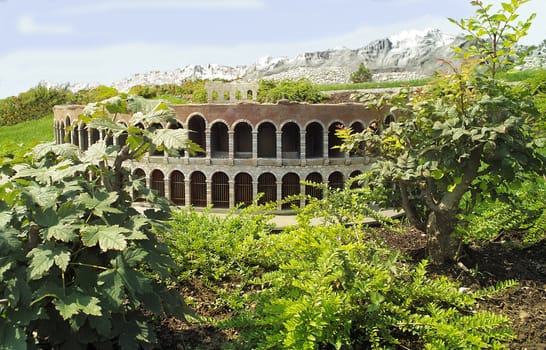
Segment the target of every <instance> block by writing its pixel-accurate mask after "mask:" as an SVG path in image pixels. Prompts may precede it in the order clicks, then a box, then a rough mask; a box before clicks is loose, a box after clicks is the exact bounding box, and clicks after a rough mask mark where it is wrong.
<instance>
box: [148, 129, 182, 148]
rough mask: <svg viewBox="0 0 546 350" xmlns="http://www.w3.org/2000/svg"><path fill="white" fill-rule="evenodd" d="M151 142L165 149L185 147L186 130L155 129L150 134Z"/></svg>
mask: <svg viewBox="0 0 546 350" xmlns="http://www.w3.org/2000/svg"><path fill="white" fill-rule="evenodd" d="M150 137H151V139H152V143H153V144H155V145H156V146H157V147H163V148H165V149H179V148H185V147H186V144H187V143H188V132H187V130H185V129H157V130H155V131H154V132H152V133H151V135H150Z"/></svg>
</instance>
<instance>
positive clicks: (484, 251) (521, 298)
mask: <svg viewBox="0 0 546 350" xmlns="http://www.w3.org/2000/svg"><path fill="white" fill-rule="evenodd" d="M377 232H378V235H379V236H380V237H382V238H383V239H384V240H385V242H386V244H387V245H388V246H389V247H391V248H392V249H397V250H399V251H401V252H403V253H404V254H406V255H408V256H410V257H412V258H413V261H415V262H418V261H419V260H420V259H421V258H423V257H424V254H425V253H424V252H425V245H426V239H425V236H424V234H423V233H422V232H420V231H417V230H415V229H412V228H408V229H407V230H406V231H405V232H404V233H393V232H389V231H387V230H383V229H381V228H377ZM502 238H503V237H500V239H502ZM504 238H506V237H504ZM517 240H518V239H517V237H510V240H507V241H506V242H503V241H501V240H499V241H498V242H493V243H488V244H486V245H484V246H480V247H465V248H464V254H463V257H462V260H461V263H460V264H458V265H443V266H430V267H429V273H430V275H431V276H442V275H443V276H447V277H448V278H450V279H452V280H455V281H458V282H460V284H461V286H464V287H466V288H470V289H474V290H476V289H478V288H484V287H488V286H491V285H494V284H496V283H497V282H500V281H505V280H508V279H514V280H516V281H518V285H517V286H516V287H513V288H510V289H508V290H506V291H504V292H501V293H500V294H498V295H496V296H495V297H493V298H491V299H485V300H482V301H480V302H479V303H478V305H477V307H478V308H482V309H487V310H491V311H495V312H496V313H499V314H503V315H506V316H507V317H509V318H510V320H511V326H512V329H513V331H514V332H515V334H516V335H517V338H516V339H515V340H514V341H513V342H512V343H511V344H509V348H510V349H518V350H524V349H526V350H544V349H546V242H542V243H540V244H537V245H534V246H532V247H526V248H525V247H522V246H521V245H520V244H518V243H517ZM515 242H516V243H515ZM182 294H183V295H184V296H185V297H186V298H188V297H189V298H191V299H192V300H193V301H194V305H196V306H198V307H197V309H195V311H196V312H197V313H198V314H200V315H202V316H205V317H209V318H217V319H222V318H226V317H229V316H230V314H229V310H226V309H224V308H222V307H219V306H218V305H217V303H216V296H215V295H214V294H213V293H212V292H211V291H210V289H208V288H206V287H205V286H203V285H202V284H201V283H200V281H199V280H195V281H192V282H191V283H188V284H186V285H185V286H184V287H183V290H182ZM158 331H159V339H160V345H161V348H162V349H177V350H186V349H187V350H189V349H192V350H193V349H207V350H211V349H221V346H222V344H223V343H225V342H226V341H229V340H230V339H233V338H234V337H236V336H237V334H236V333H234V331H233V330H225V329H224V330H219V329H216V328H215V327H213V326H210V325H207V326H199V325H196V324H185V323H181V322H179V321H176V320H172V319H166V320H162V321H161V323H160V325H159V329H158Z"/></svg>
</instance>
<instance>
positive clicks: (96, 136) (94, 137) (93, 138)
mask: <svg viewBox="0 0 546 350" xmlns="http://www.w3.org/2000/svg"><path fill="white" fill-rule="evenodd" d="M89 134H90V135H89V144H90V146H91V145H94V144H95V143H97V142H99V141H100V132H99V131H98V130H97V129H95V128H89Z"/></svg>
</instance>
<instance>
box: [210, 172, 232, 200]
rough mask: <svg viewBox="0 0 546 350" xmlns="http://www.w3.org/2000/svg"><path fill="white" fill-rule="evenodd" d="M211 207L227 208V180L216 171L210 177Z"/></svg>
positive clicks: (224, 175) (223, 174) (225, 176)
mask: <svg viewBox="0 0 546 350" xmlns="http://www.w3.org/2000/svg"><path fill="white" fill-rule="evenodd" d="M211 186H212V188H211V194H212V205H213V206H214V207H217V208H229V178H228V176H227V175H226V174H225V173H223V172H221V171H218V172H216V173H214V174H213V175H212V185H211Z"/></svg>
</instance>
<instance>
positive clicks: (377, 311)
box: [226, 221, 515, 349]
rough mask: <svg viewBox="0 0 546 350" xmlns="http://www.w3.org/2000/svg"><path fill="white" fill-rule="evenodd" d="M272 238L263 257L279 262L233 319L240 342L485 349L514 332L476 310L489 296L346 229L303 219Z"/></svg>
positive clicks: (262, 346) (261, 346) (286, 345)
mask: <svg viewBox="0 0 546 350" xmlns="http://www.w3.org/2000/svg"><path fill="white" fill-rule="evenodd" d="M269 240H270V245H269V246H267V247H263V248H262V254H263V255H267V256H268V257H269V259H270V260H272V261H275V262H276V264H278V268H277V269H274V270H270V271H269V272H266V273H264V274H263V275H262V276H261V277H260V278H258V279H256V280H255V281H254V283H255V286H256V287H255V288H257V289H259V290H258V291H255V292H252V293H247V294H246V295H245V297H246V302H245V303H244V305H247V308H246V309H245V310H243V311H242V312H240V313H239V314H238V317H236V318H235V319H234V320H232V321H231V322H227V324H226V325H227V326H235V327H237V330H238V331H239V332H240V334H241V337H240V339H239V342H238V343H237V345H236V346H235V347H234V348H238V349H240V348H245V349H247V348H248V349H251V348H258V349H330V348H331V349H385V348H394V347H395V346H397V345H399V344H400V345H403V348H412V349H417V348H426V349H433V348H434V349H439V348H441V349H471V348H475V349H478V348H502V347H503V345H502V344H503V342H506V341H508V340H510V339H512V338H513V334H512V333H511V332H510V330H509V329H508V326H509V320H508V319H507V318H506V317H503V316H499V315H496V314H494V313H491V312H487V311H476V310H475V309H474V305H475V303H476V300H477V299H478V298H481V297H484V294H488V293H489V292H476V293H461V292H460V291H459V285H458V284H456V283H452V282H449V281H448V280H447V279H446V278H437V279H434V278H430V277H427V271H426V266H427V263H426V261H423V262H421V263H420V264H419V265H418V266H417V268H415V269H411V268H409V267H408V265H407V264H405V263H404V261H403V260H401V259H400V257H399V256H398V255H397V254H396V253H393V252H390V251H389V250H387V249H384V248H382V247H381V246H380V245H378V244H376V243H374V241H373V240H369V241H366V242H364V241H358V240H356V239H355V236H354V232H353V230H352V229H350V228H347V227H345V226H344V225H339V224H337V225H336V224H333V225H330V226H312V225H309V224H305V222H302V221H300V223H299V225H298V226H297V227H294V228H291V229H287V230H285V231H283V232H282V233H280V234H278V235H273V236H270V237H269ZM514 283H515V282H512V281H508V282H506V283H505V284H502V285H500V286H498V287H497V288H492V290H498V289H502V288H504V287H508V286H511V285H513V284H514Z"/></svg>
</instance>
